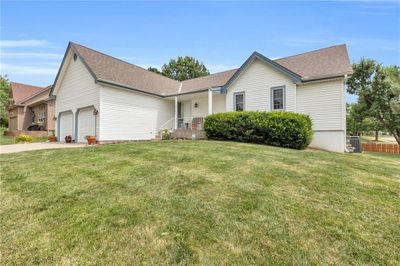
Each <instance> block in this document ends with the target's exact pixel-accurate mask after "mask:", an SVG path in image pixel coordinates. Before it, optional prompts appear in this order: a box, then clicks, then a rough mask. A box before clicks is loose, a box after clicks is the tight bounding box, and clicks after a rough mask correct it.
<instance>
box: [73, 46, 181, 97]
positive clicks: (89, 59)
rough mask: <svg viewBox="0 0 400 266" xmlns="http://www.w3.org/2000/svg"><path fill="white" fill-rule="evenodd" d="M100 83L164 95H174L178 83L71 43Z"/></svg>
mask: <svg viewBox="0 0 400 266" xmlns="http://www.w3.org/2000/svg"><path fill="white" fill-rule="evenodd" d="M71 46H72V48H74V49H75V50H76V51H77V52H78V54H79V55H80V56H81V57H82V58H83V60H84V61H85V62H86V64H87V66H88V67H89V68H90V69H91V71H92V72H93V74H94V75H95V76H96V78H97V79H98V80H100V81H108V82H111V83H115V84H119V85H125V86H128V87H131V88H134V89H137V90H140V91H144V92H150V93H154V94H159V95H164V94H172V93H176V92H177V91H178V89H179V86H180V83H179V82H178V81H176V80H173V79H170V78H167V77H164V76H162V75H159V74H156V73H154V72H151V71H148V70H146V69H144V68H141V67H138V66H135V65H132V64H130V63H127V62H125V61H122V60H120V59H117V58H114V57H112V56H109V55H106V54H103V53H100V52H97V51H95V50H92V49H90V48H86V47H84V46H82V45H79V44H76V43H71Z"/></svg>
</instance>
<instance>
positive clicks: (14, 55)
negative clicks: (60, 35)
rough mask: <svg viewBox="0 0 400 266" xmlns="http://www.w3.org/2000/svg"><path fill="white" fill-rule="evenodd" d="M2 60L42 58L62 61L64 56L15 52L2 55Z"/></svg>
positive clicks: (0, 55)
mask: <svg viewBox="0 0 400 266" xmlns="http://www.w3.org/2000/svg"><path fill="white" fill-rule="evenodd" d="M0 57H1V58H9V59H17V58H40V59H61V58H62V57H63V55H62V54H52V53H29V52H28V53H24V52H23V53H22V52H21V53H14V52H4V53H0Z"/></svg>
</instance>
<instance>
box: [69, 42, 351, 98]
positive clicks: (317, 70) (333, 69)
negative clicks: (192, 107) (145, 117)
mask: <svg viewBox="0 0 400 266" xmlns="http://www.w3.org/2000/svg"><path fill="white" fill-rule="evenodd" d="M70 45H71V47H72V48H73V49H74V51H75V52H76V53H77V54H78V55H79V56H80V57H81V58H82V59H83V61H84V63H85V64H86V65H87V67H88V68H89V71H90V72H91V73H92V74H93V75H94V77H95V79H96V80H97V81H100V82H102V81H103V82H106V83H110V84H114V85H119V86H124V87H128V88H132V89H136V90H139V91H143V92H146V93H151V94H155V95H159V96H168V95H176V94H181V93H188V92H195V91H201V90H205V89H208V88H213V87H222V86H224V85H225V84H226V83H227V82H228V81H229V80H230V79H231V78H232V77H233V75H234V74H235V73H236V72H237V71H238V69H232V70H227V71H224V72H220V73H215V74H211V75H208V76H204V77H199V78H194V79H189V80H185V81H183V82H179V81H175V80H173V79H170V78H167V77H164V76H162V75H159V74H156V73H153V72H151V71H148V70H146V69H143V68H141V67H139V66H136V65H133V64H130V63H127V62H125V61H122V60H120V59H117V58H115V57H112V56H109V55H106V54H103V53H100V52H98V51H95V50H92V49H90V48H87V47H84V46H82V45H79V44H76V43H70ZM273 61H274V62H276V63H278V64H279V65H281V66H283V67H284V68H286V69H288V70H290V71H291V72H293V73H296V74H297V75H299V76H300V77H301V80H302V81H309V80H314V79H323V78H329V77H337V76H342V75H346V74H351V73H352V67H351V64H350V62H349V57H348V54H347V48H346V45H344V44H342V45H336V46H332V47H328V48H323V49H319V50H315V51H311V52H307V53H303V54H298V55H293V56H289V57H284V58H280V59H276V60H273Z"/></svg>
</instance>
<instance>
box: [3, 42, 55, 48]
mask: <svg viewBox="0 0 400 266" xmlns="http://www.w3.org/2000/svg"><path fill="white" fill-rule="evenodd" d="M49 45H50V43H49V42H48V41H45V40H2V41H0V47H2V48H17V47H44V46H49Z"/></svg>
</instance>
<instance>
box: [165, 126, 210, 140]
mask: <svg viewBox="0 0 400 266" xmlns="http://www.w3.org/2000/svg"><path fill="white" fill-rule="evenodd" d="M171 138H173V139H207V137H206V133H205V132H204V130H198V129H185V128H178V129H174V130H173V131H172V134H171Z"/></svg>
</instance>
